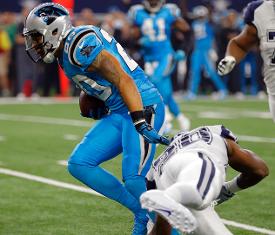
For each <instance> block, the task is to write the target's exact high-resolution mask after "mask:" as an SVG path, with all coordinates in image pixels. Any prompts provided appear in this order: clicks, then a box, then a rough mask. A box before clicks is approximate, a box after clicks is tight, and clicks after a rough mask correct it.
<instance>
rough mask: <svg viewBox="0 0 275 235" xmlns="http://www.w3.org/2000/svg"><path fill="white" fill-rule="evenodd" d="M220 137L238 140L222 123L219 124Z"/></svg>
mask: <svg viewBox="0 0 275 235" xmlns="http://www.w3.org/2000/svg"><path fill="white" fill-rule="evenodd" d="M221 137H223V138H225V139H231V140H233V141H234V142H238V138H237V136H235V135H234V134H233V132H232V131H230V130H229V129H227V128H226V127H225V126H223V125H221Z"/></svg>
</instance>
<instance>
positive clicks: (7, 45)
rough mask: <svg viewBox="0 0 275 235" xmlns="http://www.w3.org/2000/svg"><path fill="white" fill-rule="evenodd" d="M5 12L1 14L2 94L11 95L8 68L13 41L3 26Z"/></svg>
mask: <svg viewBox="0 0 275 235" xmlns="http://www.w3.org/2000/svg"><path fill="white" fill-rule="evenodd" d="M2 21H3V14H1V16H0V95H1V96H3V97H7V96H10V95H11V92H10V87H9V79H8V68H9V63H10V57H11V41H10V38H9V36H8V33H7V32H6V30H5V29H4V27H2Z"/></svg>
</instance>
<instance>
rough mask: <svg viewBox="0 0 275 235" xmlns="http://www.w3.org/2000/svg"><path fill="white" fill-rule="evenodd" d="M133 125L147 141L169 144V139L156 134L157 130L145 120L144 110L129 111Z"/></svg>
mask: <svg viewBox="0 0 275 235" xmlns="http://www.w3.org/2000/svg"><path fill="white" fill-rule="evenodd" d="M131 117H132V120H133V123H134V126H135V128H136V130H137V132H138V133H139V134H141V135H142V136H143V138H144V139H145V140H146V141H148V142H149V143H154V144H157V143H160V144H164V145H169V143H170V140H169V139H167V138H166V137H164V136H161V135H159V134H158V132H157V131H156V130H155V129H154V128H153V127H152V126H151V125H150V124H149V123H147V122H146V120H145V115H144V111H135V112H131Z"/></svg>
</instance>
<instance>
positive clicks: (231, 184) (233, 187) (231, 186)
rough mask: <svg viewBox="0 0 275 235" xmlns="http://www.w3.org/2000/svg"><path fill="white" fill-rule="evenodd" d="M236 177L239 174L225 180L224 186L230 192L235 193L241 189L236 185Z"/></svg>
mask: <svg viewBox="0 0 275 235" xmlns="http://www.w3.org/2000/svg"><path fill="white" fill-rule="evenodd" d="M238 178H239V176H236V177H235V178H233V179H232V180H230V181H227V182H225V187H226V188H227V189H228V190H229V191H230V192H232V193H236V192H238V191H241V190H242V188H240V186H239V185H238Z"/></svg>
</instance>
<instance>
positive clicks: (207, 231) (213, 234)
mask: <svg viewBox="0 0 275 235" xmlns="http://www.w3.org/2000/svg"><path fill="white" fill-rule="evenodd" d="M191 212H192V213H193V215H194V216H195V218H196V220H197V224H198V227H197V229H196V230H195V231H194V235H233V234H232V233H231V232H230V231H229V230H228V229H227V228H226V227H225V225H224V224H223V222H222V220H221V218H220V217H219V215H218V214H217V212H216V211H215V210H214V208H213V207H211V206H209V207H207V208H206V209H204V210H200V211H198V210H192V209H191Z"/></svg>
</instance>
